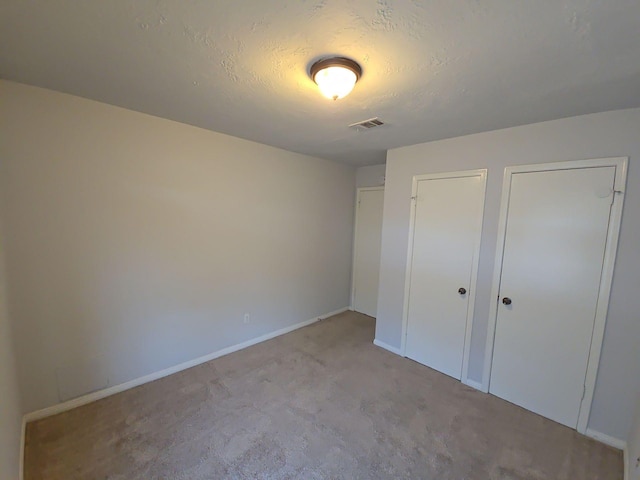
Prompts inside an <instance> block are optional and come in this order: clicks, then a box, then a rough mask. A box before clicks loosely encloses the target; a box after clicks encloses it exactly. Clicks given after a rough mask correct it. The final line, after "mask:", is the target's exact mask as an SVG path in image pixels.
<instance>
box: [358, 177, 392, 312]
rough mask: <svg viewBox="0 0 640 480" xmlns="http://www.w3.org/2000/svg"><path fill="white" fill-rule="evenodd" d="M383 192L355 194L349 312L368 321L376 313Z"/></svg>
mask: <svg viewBox="0 0 640 480" xmlns="http://www.w3.org/2000/svg"><path fill="white" fill-rule="evenodd" d="M383 205H384V189H383V188H382V187H379V188H363V189H359V190H358V199H357V207H356V208H357V210H356V231H355V241H354V262H353V293H352V295H353V309H354V310H355V311H356V312H360V313H364V314H365V315H369V316H371V317H375V316H376V312H377V309H378V277H379V276H380V242H381V239H382V208H383Z"/></svg>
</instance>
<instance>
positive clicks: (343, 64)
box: [311, 57, 362, 100]
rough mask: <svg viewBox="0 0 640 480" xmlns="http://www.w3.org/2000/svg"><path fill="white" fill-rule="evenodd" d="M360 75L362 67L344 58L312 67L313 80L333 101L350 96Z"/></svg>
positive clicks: (326, 61) (332, 59)
mask: <svg viewBox="0 0 640 480" xmlns="http://www.w3.org/2000/svg"><path fill="white" fill-rule="evenodd" d="M360 75H362V69H361V68H360V65H358V64H357V63H356V62H354V61H353V60H350V59H348V58H343V57H335V58H327V59H324V60H320V61H319V62H316V63H314V64H313V65H312V66H311V78H312V79H313V81H314V82H316V84H317V85H318V88H320V91H321V92H322V94H323V95H324V96H325V97H327V98H331V99H333V100H337V99H339V98H343V97H346V96H347V95H349V93H351V90H353V87H354V86H355V84H356V82H357V81H358V80H359V79H360Z"/></svg>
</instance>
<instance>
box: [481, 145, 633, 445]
mask: <svg viewBox="0 0 640 480" xmlns="http://www.w3.org/2000/svg"><path fill="white" fill-rule="evenodd" d="M628 162H629V159H628V157H613V158H595V159H589V160H573V161H568V162H555V163H540V164H531V165H518V166H512V167H506V168H505V170H504V180H503V184H502V198H501V200H500V219H499V223H498V239H497V244H496V256H495V264H494V268H493V282H492V288H491V299H492V300H491V304H490V305H491V307H490V311H489V322H488V325H487V341H486V347H485V358H484V369H483V374H482V384H481V387H482V388H481V390H482V391H484V392H487V393H488V392H489V384H490V379H491V368H492V363H493V347H494V342H495V333H496V322H497V318H498V299H499V294H500V279H501V276H502V260H503V255H504V244H505V235H506V229H507V215H508V210H509V198H510V195H511V179H512V176H513V175H514V174H516V173H530V172H541V171H554V170H574V169H583V168H597V167H615V169H616V173H615V178H614V192H613V196H614V198H613V205H612V206H611V214H610V217H609V227H608V232H607V242H606V245H605V252H604V262H603V265H602V274H601V277H600V288H599V292H598V300H597V306H596V315H595V320H594V327H593V335H592V337H591V345H590V348H589V360H588V362H587V373H586V376H585V384H584V395H583V398H582V402H581V403H580V411H579V414H578V425H577V427H576V429H577V431H578V432H579V433H583V434H584V433H586V431H587V424H588V422H589V414H590V413H591V403H592V401H593V393H594V389H595V382H596V377H597V374H598V365H599V363H600V354H601V351H602V341H603V338H604V330H605V326H606V320H607V310H608V306H609V296H610V293H611V283H612V280H613V268H614V264H615V259H616V252H617V249H618V237H619V233H620V221H621V218H622V207H623V204H624V191H625V184H626V180H627V167H628Z"/></svg>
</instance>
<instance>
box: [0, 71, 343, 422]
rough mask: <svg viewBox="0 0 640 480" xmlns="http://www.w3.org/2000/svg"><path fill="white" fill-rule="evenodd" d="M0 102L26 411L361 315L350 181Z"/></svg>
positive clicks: (14, 99) (59, 99)
mask: <svg viewBox="0 0 640 480" xmlns="http://www.w3.org/2000/svg"><path fill="white" fill-rule="evenodd" d="M0 102H1V103H2V109H1V110H0V112H1V113H0V115H1V116H2V131H3V135H4V138H3V141H2V144H1V145H0V156H1V158H2V160H3V161H2V165H1V170H0V182H1V184H0V186H1V187H2V189H3V192H2V215H3V218H4V221H5V227H6V232H7V251H8V257H7V258H8V261H7V278H8V280H9V300H10V306H11V319H12V322H13V324H14V326H15V338H16V342H15V347H16V356H17V360H18V366H19V380H20V385H21V389H22V393H23V398H24V406H25V408H26V409H27V410H28V411H32V410H34V409H39V408H42V407H46V406H49V405H52V404H55V403H57V402H59V401H60V400H61V399H65V398H68V397H72V396H76V395H80V394H82V393H86V392H88V391H91V390H95V389H99V388H104V387H105V386H110V385H117V384H120V383H123V382H126V381H128V380H131V379H134V378H138V377H140V376H143V375H146V374H149V373H152V372H156V371H159V370H162V369H165V368H168V367H171V366H174V365H176V364H179V363H181V362H185V361H189V360H191V359H194V358H197V357H199V356H202V355H206V354H208V353H211V352H214V351H217V350H219V349H222V348H224V347H227V346H231V345H235V344H238V343H240V342H243V341H247V340H250V339H252V338H256V337H258V336H261V335H263V334H267V333H269V332H273V331H275V330H278V329H281V328H285V327H288V326H291V325H294V324H296V323H299V322H302V321H306V320H310V319H312V318H315V317H317V316H319V315H322V314H325V313H328V312H331V311H334V310H336V309H340V308H343V307H346V306H348V305H349V282H350V266H351V239H352V223H353V218H352V217H353V211H354V208H353V202H354V184H355V169H354V168H352V167H348V166H345V165H340V164H337V163H334V162H330V161H326V160H321V159H317V158H312V157H308V156H304V155H299V154H295V153H291V152H286V151H283V150H279V149H276V148H272V147H268V146H265V145H261V144H257V143H253V142H249V141H245V140H241V139H238V138H234V137H230V136H226V135H222V134H218V133H214V132H211V131H207V130H202V129H199V128H195V127H191V126H188V125H184V124H179V123H176V122H171V121H168V120H164V119H160V118H156V117H152V116H148V115H143V114H140V113H136V112H132V111H129V110H125V109H122V108H117V107H112V106H109V105H105V104H101V103H98V102H94V101H89V100H85V99H82V98H78V97H73V96H69V95H64V94H60V93H55V92H52V91H48V90H44V89H39V88H33V87H29V86H25V85H20V84H16V83H11V82H1V83H0ZM211 114H212V115H223V114H224V112H211ZM245 313H250V315H251V322H250V323H248V324H245V323H244V322H243V315H244V314H245Z"/></svg>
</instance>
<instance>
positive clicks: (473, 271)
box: [400, 168, 487, 384]
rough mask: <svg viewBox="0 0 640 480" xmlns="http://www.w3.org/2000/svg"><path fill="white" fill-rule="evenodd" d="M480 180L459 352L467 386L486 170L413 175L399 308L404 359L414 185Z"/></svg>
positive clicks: (413, 227)
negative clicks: (401, 296) (407, 240)
mask: <svg viewBox="0 0 640 480" xmlns="http://www.w3.org/2000/svg"><path fill="white" fill-rule="evenodd" d="M467 177H480V178H481V179H482V204H481V205H480V215H478V226H479V235H478V237H477V239H476V242H475V245H474V248H473V259H472V261H471V279H470V282H469V290H470V291H469V305H468V307H467V319H466V326H465V336H464V349H463V351H462V376H461V381H462V382H463V383H465V384H466V383H467V381H468V379H467V375H468V371H469V353H470V351H471V330H472V326H473V312H474V309H475V303H476V285H477V280H478V265H479V260H480V241H481V239H482V224H483V221H484V205H485V196H486V191H487V169H486V168H480V169H477V170H462V171H458V172H446V173H428V174H423V175H414V176H413V184H412V187H411V199H410V202H411V213H410V217H409V218H410V221H409V244H408V246H407V264H406V267H405V280H404V285H405V286H404V302H403V308H402V337H401V340H400V351H401V352H402V356H403V357H406V356H407V355H406V349H407V330H408V325H409V293H410V291H411V265H412V264H413V236H414V230H415V218H416V207H417V202H416V195H417V193H418V182H420V181H421V180H441V179H446V178H467Z"/></svg>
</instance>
